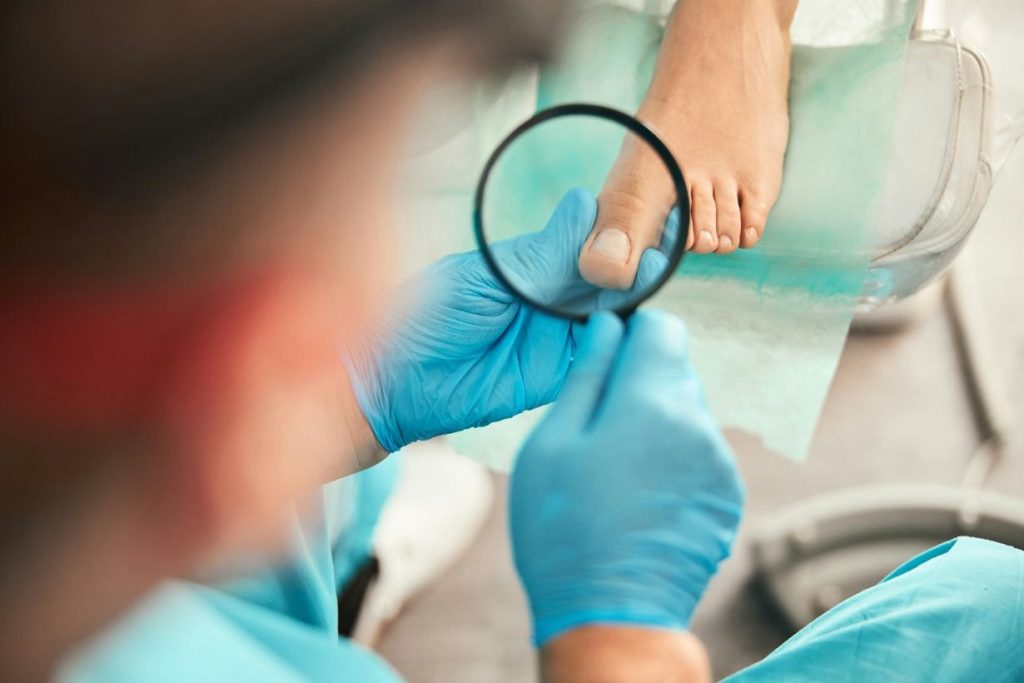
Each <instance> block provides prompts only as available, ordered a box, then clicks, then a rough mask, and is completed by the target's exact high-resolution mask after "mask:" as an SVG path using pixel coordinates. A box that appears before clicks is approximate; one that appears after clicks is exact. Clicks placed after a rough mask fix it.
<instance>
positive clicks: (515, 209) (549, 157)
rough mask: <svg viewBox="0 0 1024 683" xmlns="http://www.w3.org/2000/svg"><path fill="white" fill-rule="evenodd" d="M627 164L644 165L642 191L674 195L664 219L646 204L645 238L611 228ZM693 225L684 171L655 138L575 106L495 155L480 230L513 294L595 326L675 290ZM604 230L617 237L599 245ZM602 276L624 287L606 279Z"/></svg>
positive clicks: (487, 253) (614, 115)
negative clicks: (610, 200) (615, 181)
mask: <svg viewBox="0 0 1024 683" xmlns="http://www.w3.org/2000/svg"><path fill="white" fill-rule="evenodd" d="M620 154H629V155H630V156H631V158H632V159H634V160H636V161H637V164H636V169H634V170H635V173H636V177H633V178H631V179H630V181H631V183H632V184H633V185H632V186H641V185H642V186H643V187H648V183H653V184H654V186H655V187H658V188H663V189H664V190H665V191H668V192H671V193H672V195H673V199H674V201H673V202H672V209H671V210H670V211H666V212H665V214H664V215H653V216H652V215H650V213H649V212H650V210H651V207H645V206H642V205H640V204H639V203H638V204H637V209H638V220H639V219H640V218H642V219H643V220H644V221H646V224H645V225H642V226H632V227H634V228H642V229H639V230H628V231H627V228H629V227H630V226H626V225H616V226H608V225H605V224H606V223H607V220H603V219H607V218H608V215H610V214H605V215H602V206H601V205H602V203H604V202H605V198H604V197H601V194H602V193H601V190H602V188H603V187H604V186H605V183H606V182H607V180H608V178H609V173H610V172H611V171H612V169H613V168H614V167H615V162H616V160H617V159H618V158H619V156H620ZM598 197H601V199H600V200H599V201H597V212H596V218H595V212H594V202H595V198H598ZM617 199H618V200H619V202H620V204H622V203H623V198H622V197H619V198H617ZM625 199H626V200H629V199H631V198H629V197H626V198H625ZM636 201H637V202H639V200H636ZM625 203H626V204H628V203H629V202H628V201H626V202H625ZM606 208H607V207H606ZM639 214H644V215H643V216H640V215H639ZM689 216H690V201H689V195H688V193H687V190H686V182H685V180H684V178H683V172H682V169H681V168H680V167H679V164H678V163H677V162H676V160H675V158H674V157H673V156H672V153H671V152H670V151H669V149H668V147H667V146H666V145H665V143H663V142H662V141H661V139H660V138H659V137H658V136H657V135H656V134H655V133H654V132H653V131H651V129H649V128H648V127H647V126H645V125H644V124H643V123H641V122H640V121H639V120H637V119H636V118H634V117H633V116H630V115H629V114H626V113H623V112H621V111H619V110H617V109H612V108H610V107H604V106H601V105H596V104H565V105H560V106H557V107H552V108H550V109H545V110H543V111H540V112H538V113H537V114H535V115H534V116H532V117H531V118H530V119H529V120H527V121H526V122H524V123H523V124H521V125H520V126H518V127H517V128H516V129H515V130H513V131H512V132H511V133H509V135H508V136H507V137H506V138H505V139H504V140H503V141H502V142H501V144H499V145H498V147H497V148H496V149H495V151H494V152H493V153H492V154H491V156H490V158H489V159H488V161H487V164H486V166H485V167H484V170H483V173H482V174H481V177H480V181H479V183H478V184H477V189H476V198H475V201H474V212H473V227H474V232H475V235H476V240H477V244H478V245H479V248H480V252H481V253H482V254H483V257H484V259H485V260H486V262H487V265H488V266H489V267H490V269H491V271H492V272H493V274H494V276H495V277H496V278H497V279H498V281H499V282H501V283H502V284H503V285H504V286H505V287H506V288H507V289H508V290H509V291H511V292H512V293H513V294H515V295H517V296H518V297H520V298H521V299H522V300H524V301H525V302H527V303H528V304H530V305H531V306H533V307H534V308H536V309H538V310H540V311H543V312H545V313H547V314H549V315H553V316H556V317H560V318H566V319H569V320H574V321H585V320H586V319H587V318H588V317H589V316H590V315H592V314H593V313H596V312H598V311H612V312H614V313H616V314H618V315H619V316H621V317H623V318H626V317H628V316H629V315H631V314H632V313H633V312H634V311H635V310H636V309H637V308H638V307H639V306H640V305H641V304H642V303H643V302H644V301H646V300H647V299H649V298H650V297H651V296H653V295H654V294H655V293H656V292H657V291H658V290H659V289H661V287H662V286H663V285H664V284H665V283H666V282H668V280H669V279H670V278H671V277H672V274H673V273H674V272H675V271H676V270H677V269H678V267H679V265H680V263H681V262H682V260H683V254H684V252H685V250H686V241H687V237H688V232H689V230H690V221H689ZM595 224H599V225H601V227H602V228H607V227H613V228H615V229H614V230H612V231H611V234H609V235H601V234H595V235H592V232H593V229H594V226H595ZM634 241H638V242H640V243H634ZM623 254H629V255H630V256H629V257H628V258H629V261H628V262H627V263H624V261H623V258H622V255H623ZM581 257H585V258H584V262H585V264H586V266H587V267H584V268H582V270H581ZM634 267H635V275H634V273H633V268H634ZM602 269H606V270H610V271H616V270H617V271H618V273H619V275H620V277H618V278H605V277H603V276H602V275H601V271H602ZM623 269H625V271H626V277H625V279H624V278H623V277H621V276H622V275H623ZM613 279H614V280H615V282H614V284H611V282H612V280H613ZM595 283H597V284H595Z"/></svg>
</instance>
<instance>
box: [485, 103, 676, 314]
mask: <svg viewBox="0 0 1024 683" xmlns="http://www.w3.org/2000/svg"><path fill="white" fill-rule="evenodd" d="M566 116H591V117H594V118H599V119H605V120H607V121H612V122H614V123H617V124H619V125H621V126H623V127H624V128H626V129H627V130H628V131H629V132H631V133H633V134H634V135H636V136H638V137H639V138H640V139H642V140H643V141H644V142H646V143H647V144H648V145H650V146H651V148H652V149H653V150H654V151H655V153H656V154H657V155H658V157H659V158H660V159H661V161H662V163H663V164H665V168H666V170H668V174H669V176H670V177H671V178H672V184H673V185H674V186H675V190H676V198H677V199H676V208H678V209H679V223H680V229H682V227H683V224H684V221H685V225H686V230H685V233H682V234H680V235H679V239H678V240H676V244H675V247H674V248H673V249H672V253H671V254H669V263H668V267H667V268H666V269H665V272H664V273H662V274H661V275H660V276H659V277H658V279H657V280H655V282H654V283H652V284H651V285H650V286H649V287H648V289H647V292H646V293H644V294H643V295H642V296H641V297H640V298H639V299H637V300H636V301H635V302H630V303H628V304H625V305H623V306H620V307H618V308H615V309H612V311H613V312H614V313H615V314H617V315H618V316H619V317H621V318H628V317H629V316H630V315H632V314H633V312H635V311H636V309H637V308H639V307H640V305H641V304H643V303H644V302H645V301H647V300H648V299H650V298H651V297H652V296H654V295H655V294H656V293H657V292H658V291H660V290H661V288H662V287H664V286H665V283H667V282H668V281H669V280H670V279H671V278H672V276H673V275H674V274H675V272H676V271H677V270H678V269H679V266H680V264H681V263H682V262H683V256H684V255H685V254H686V243H687V241H688V240H689V236H690V231H691V230H692V229H693V228H692V226H691V225H690V195H689V192H688V191H687V189H686V179H685V177H684V176H683V170H682V168H680V166H679V163H678V162H676V159H675V157H674V156H673V155H672V152H671V151H670V150H669V148H668V146H667V145H666V144H665V143H664V142H662V140H661V138H659V137H658V136H657V135H656V134H655V133H654V131H652V130H651V129H650V128H648V127H647V126H646V125H644V124H643V123H642V122H641V121H640V120H639V119H637V118H636V117H634V116H631V115H630V114H627V113H625V112H623V111H620V110H618V109H614V108H612V107H606V106H604V105H600V104H589V103H582V102H573V103H569V104H561V105H558V106H555V107H550V108H548V109H543V110H541V111H539V112H537V113H536V114H534V115H533V116H531V117H530V118H529V119H527V120H526V121H524V122H523V123H521V124H520V125H519V126H517V127H516V128H515V129H514V130H513V131H512V132H511V133H509V134H508V135H507V136H506V137H505V139H504V140H502V141H501V144H499V145H498V146H497V147H496V148H495V149H494V151H493V152H492V153H491V156H490V157H489V158H488V159H487V164H486V165H485V166H484V170H483V172H482V173H481V174H480V180H479V181H478V182H477V186H476V195H475V197H474V199H473V234H474V236H475V237H476V242H477V246H478V247H479V249H480V253H481V254H482V255H483V257H484V261H486V262H487V266H488V268H490V270H491V273H492V274H493V275H494V276H495V277H496V278H497V279H498V282H500V283H501V284H502V286H504V287H505V288H506V289H507V290H508V291H510V292H512V293H513V294H515V295H516V296H517V297H519V298H520V299H522V300H523V301H525V302H526V303H528V304H529V305H530V306H532V307H533V308H535V309H537V310H539V311H542V312H544V313H547V314H548V315H552V316H555V317H558V318H564V319H567V320H571V321H573V322H586V321H587V319H588V318H589V317H590V315H589V314H580V313H576V312H573V311H570V310H568V309H564V308H560V307H559V306H554V305H551V304H546V303H543V302H541V301H537V300H535V299H533V298H531V297H530V296H529V295H527V294H525V293H524V292H522V291H520V290H519V289H518V288H517V287H515V286H514V285H513V284H512V283H511V282H509V280H508V278H506V277H505V274H504V273H503V272H502V270H501V268H500V267H499V266H498V262H497V259H495V258H494V254H493V253H492V252H491V248H490V246H489V244H488V242H487V239H486V230H485V228H484V219H483V206H484V199H485V197H486V191H487V182H488V181H489V180H490V177H491V173H492V172H493V171H494V167H495V165H496V164H497V163H498V160H499V159H500V158H501V156H502V154H504V153H505V150H507V149H508V148H509V147H510V146H511V145H512V143H513V142H515V141H516V140H517V139H518V138H519V137H521V136H522V135H523V134H524V133H526V132H527V131H529V130H530V129H532V128H534V127H536V126H538V125H540V124H542V123H545V122H547V121H550V120H552V119H556V118H561V117H566Z"/></svg>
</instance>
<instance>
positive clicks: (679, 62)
mask: <svg viewBox="0 0 1024 683" xmlns="http://www.w3.org/2000/svg"><path fill="white" fill-rule="evenodd" d="M795 9H796V0H681V1H680V2H679V4H678V5H677V7H676V10H675V12H674V13H673V15H672V17H671V18H670V19H669V28H668V31H667V33H666V36H665V42H664V44H663V46H662V52H661V55H660V56H659V61H658V67H657V70H656V72H655V76H654V81H653V83H652V84H651V87H650V90H649V91H648V94H647V98H646V99H645V101H644V103H643V104H642V105H641V107H640V112H639V117H640V118H641V120H643V121H644V122H645V123H647V125H649V126H650V127H651V128H652V129H653V130H654V131H655V132H657V133H658V135H659V136H660V137H661V138H662V139H663V140H664V141H665V143H666V144H667V145H668V146H669V148H670V149H671V150H672V152H673V154H674V155H675V157H676V159H677V160H678V161H679V163H680V165H681V166H682V167H683V172H684V174H685V176H686V181H687V185H688V187H689V192H690V207H691V208H690V216H691V228H692V229H691V230H690V239H689V241H688V243H687V247H688V248H690V249H692V250H693V251H695V252H697V253H701V254H707V253H712V252H716V253H719V254H728V253H730V252H732V251H734V250H736V249H738V248H750V247H753V246H754V245H756V244H757V242H758V241H759V240H760V239H761V235H762V234H763V232H764V226H765V222H766V221H767V219H768V213H769V211H771V208H772V207H773V206H774V205H775V201H776V199H777V198H778V195H779V190H780V187H781V185H782V162H783V157H784V156H785V152H786V145H787V142H788V139H789V113H788V106H787V90H788V85H789V67H790V53H791V46H790V38H789V26H790V23H791V22H792V18H793V13H794V12H795ZM674 201H675V197H674V193H673V190H672V187H671V183H670V182H669V177H668V175H667V174H666V173H665V171H664V167H663V166H662V165H661V162H660V161H659V160H658V159H657V157H655V155H654V154H653V152H651V151H650V150H649V149H647V148H646V146H645V145H643V144H641V143H636V144H630V143H627V144H626V145H625V146H624V147H623V150H622V152H621V154H620V155H619V159H618V161H617V162H616V165H615V167H614V169H613V170H612V172H611V173H610V174H609V176H608V179H607V181H606V182H605V186H604V188H603V189H602V192H601V197H600V200H599V212H598V218H597V222H596V224H595V227H594V231H593V232H592V233H591V235H590V238H589V239H588V240H587V242H586V244H585V245H584V247H583V251H582V252H581V254H580V272H581V273H582V275H583V276H584V277H585V278H586V279H587V280H589V281H590V282H592V283H594V284H596V285H599V286H603V287H615V288H619V289H625V288H628V287H630V286H632V284H633V280H634V278H635V276H636V270H637V266H638V264H639V262H640V258H641V257H642V256H643V252H644V250H645V249H647V248H650V247H657V246H658V245H659V243H660V240H661V235H662V230H663V228H664V224H665V219H666V216H667V214H668V212H669V210H670V209H671V207H672V206H673V204H674Z"/></svg>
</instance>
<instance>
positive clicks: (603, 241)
mask: <svg viewBox="0 0 1024 683" xmlns="http://www.w3.org/2000/svg"><path fill="white" fill-rule="evenodd" d="M590 251H591V253H593V254H597V255H598V256H604V257H605V258H609V259H612V260H613V261H618V262H620V263H625V262H626V261H628V260H629V235H627V234H626V233H624V232H622V231H621V230H619V229H618V228H606V229H605V230H602V231H601V232H599V233H597V237H595V238H594V242H593V243H592V244H591V245H590Z"/></svg>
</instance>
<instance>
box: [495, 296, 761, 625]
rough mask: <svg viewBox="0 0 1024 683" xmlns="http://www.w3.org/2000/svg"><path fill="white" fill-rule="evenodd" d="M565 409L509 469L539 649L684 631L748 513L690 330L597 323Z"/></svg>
mask: <svg viewBox="0 0 1024 683" xmlns="http://www.w3.org/2000/svg"><path fill="white" fill-rule="evenodd" d="M579 339H580V343H579V349H578V353H577V357H576V360H575V362H574V364H573V368H572V372H571V373H570V375H569V377H568V379H567V381H566V384H565V388H564V389H563V391H562V394H561V396H560V397H559V399H558V402H557V403H556V404H555V406H554V407H553V408H552V409H551V410H550V412H549V413H548V414H547V416H545V419H544V421H543V422H542V423H541V424H540V425H539V426H538V427H537V429H536V430H535V431H534V432H533V434H532V435H531V436H530V438H529V439H528V441H527V442H526V444H525V445H524V446H523V449H522V451H521V453H520V456H519V460H518V462H517V463H516V466H515V470H514V471H513V474H512V481H511V490H510V499H509V514H510V523H511V533H512V545H513V550H514V553H515V561H516V568H517V569H518V571H519V575H520V577H521V579H522V583H523V586H524V588H525V589H526V593H527V596H528V598H529V602H530V607H531V610H532V613H533V620H534V638H535V641H536V643H537V644H538V645H544V644H545V643H547V642H548V641H549V640H551V639H552V638H554V637H556V636H558V635H559V634H561V633H563V632H565V631H567V630H569V629H572V628H575V627H578V626H582V625H585V624H596V623H602V624H626V625H635V626H647V627H656V628H676V629H684V628H686V627H687V626H688V624H689V620H690V617H691V615H692V613H693V610H694V608H695V607H696V605H697V602H698V600H700V597H701V595H702V594H703V593H704V589H705V588H706V586H707V584H708V582H709V581H710V579H711V577H712V575H713V574H714V573H715V571H716V570H717V568H718V565H719V563H720V562H721V561H722V560H723V559H725V558H726V557H727V556H728V554H729V552H730V548H731V545H732V542H733V539H734V537H735V534H736V528H737V526H738V524H739V521H740V515H741V512H742V506H743V498H744V493H743V487H742V484H741V482H740V478H739V474H738V472H737V470H736V464H735V461H734V460H733V456H732V454H731V452H730V450H729V448H728V446H727V445H726V443H725V441H724V439H723V438H722V436H721V434H720V432H719V430H718V428H717V427H716V425H715V423H714V420H713V419H712V417H711V415H710V414H709V413H708V410H707V408H706V407H705V405H704V402H703V399H702V395H701V389H700V386H699V384H698V382H697V379H696V377H695V376H694V373H693V371H692V369H691V367H690V364H689V362H688V360H687V357H686V332H685V329H684V327H683V325H682V323H681V322H680V321H678V320H677V319H675V318H673V317H671V316H668V315H666V314H662V313H657V312H647V311H640V312H638V313H636V314H635V315H634V316H633V317H632V318H630V320H629V323H628V329H624V328H623V324H622V323H621V322H620V321H619V320H618V319H617V318H615V317H614V316H611V315H609V314H605V313H601V314H597V315H595V316H594V317H593V318H592V319H591V321H590V323H589V324H588V325H587V326H586V328H585V329H584V330H583V331H581V332H580V333H579Z"/></svg>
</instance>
